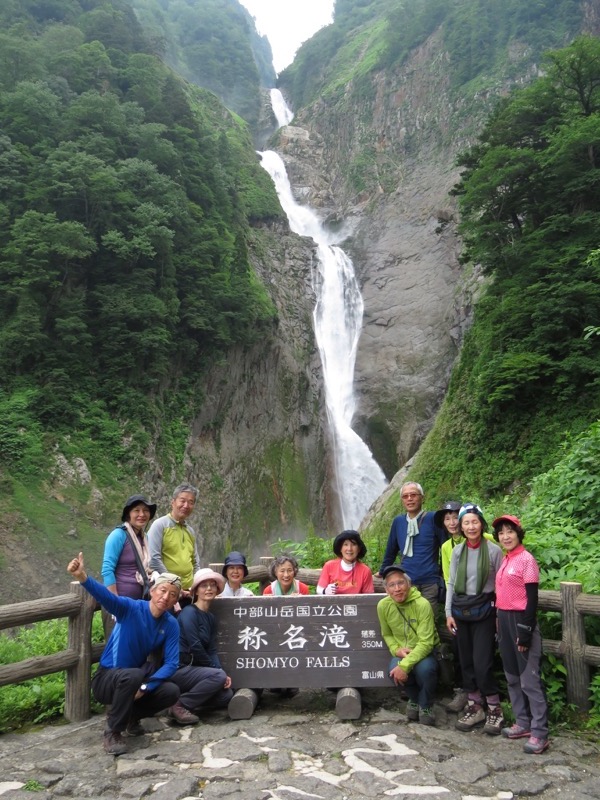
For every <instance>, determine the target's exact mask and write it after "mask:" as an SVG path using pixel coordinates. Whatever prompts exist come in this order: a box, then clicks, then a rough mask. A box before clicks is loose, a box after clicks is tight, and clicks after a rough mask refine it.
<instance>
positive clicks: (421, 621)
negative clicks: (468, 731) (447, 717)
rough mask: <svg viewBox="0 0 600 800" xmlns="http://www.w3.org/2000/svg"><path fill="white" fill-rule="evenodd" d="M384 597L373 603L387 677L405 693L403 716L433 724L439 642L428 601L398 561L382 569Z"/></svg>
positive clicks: (425, 723)
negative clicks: (384, 647) (386, 651)
mask: <svg viewBox="0 0 600 800" xmlns="http://www.w3.org/2000/svg"><path fill="white" fill-rule="evenodd" d="M382 578H383V579H384V582H385V590H386V592H387V595H388V596H387V597H384V598H383V600H380V601H379V603H378V604H377V616H378V617H379V624H380V626H381V634H382V636H383V638H384V640H385V643H386V644H387V646H388V647H389V649H390V653H391V654H392V660H391V662H390V673H389V674H390V678H392V680H393V681H394V683H395V684H396V686H402V687H403V688H404V691H405V692H406V694H407V695H408V698H409V699H408V703H407V705H406V716H407V717H408V719H409V720H413V721H417V720H418V721H419V722H420V723H421V724H422V725H435V715H434V712H433V697H434V694H435V690H436V687H437V672H438V668H437V661H436V659H435V656H434V652H433V651H434V648H435V646H436V645H437V644H439V637H438V634H437V630H436V628H435V621H434V618H433V611H432V609H431V604H430V603H429V601H428V600H426V599H425V598H424V597H423V596H422V594H421V592H420V591H419V590H418V589H415V588H414V587H413V586H412V583H411V580H410V577H409V576H408V575H407V574H406V572H404V570H403V569H401V568H400V567H399V566H398V565H395V564H392V565H390V566H389V567H385V568H384V569H383V570H382Z"/></svg>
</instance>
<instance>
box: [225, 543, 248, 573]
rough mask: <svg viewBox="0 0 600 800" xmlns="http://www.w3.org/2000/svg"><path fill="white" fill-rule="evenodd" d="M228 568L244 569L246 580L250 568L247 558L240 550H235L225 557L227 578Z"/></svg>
mask: <svg viewBox="0 0 600 800" xmlns="http://www.w3.org/2000/svg"><path fill="white" fill-rule="evenodd" d="M227 567H243V568H244V578H245V577H246V576H247V575H248V567H247V566H246V556H245V555H244V554H243V553H240V552H239V551H238V550H233V551H232V552H231V553H229V555H227V556H225V563H224V564H223V570H222V572H223V575H224V577H225V578H226V577H227Z"/></svg>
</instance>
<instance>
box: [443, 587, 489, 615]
mask: <svg viewBox="0 0 600 800" xmlns="http://www.w3.org/2000/svg"><path fill="white" fill-rule="evenodd" d="M493 608H494V595H493V594H489V593H488V592H481V593H480V594H474V595H469V594H459V595H454V597H453V598H452V616H453V617H455V619H459V620H462V621H463V622H480V621H481V620H484V619H487V617H489V616H490V614H491V613H492V610H493Z"/></svg>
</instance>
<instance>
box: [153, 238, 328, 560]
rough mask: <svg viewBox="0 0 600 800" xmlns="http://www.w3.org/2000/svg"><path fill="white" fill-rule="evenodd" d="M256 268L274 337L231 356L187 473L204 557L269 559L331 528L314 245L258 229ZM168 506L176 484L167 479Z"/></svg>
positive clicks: (205, 412) (209, 389)
mask: <svg viewBox="0 0 600 800" xmlns="http://www.w3.org/2000/svg"><path fill="white" fill-rule="evenodd" d="M250 246H251V259H252V262H253V264H254V266H255V268H256V270H257V272H258V274H259V275H260V277H261V278H262V280H263V281H264V283H265V285H266V286H267V287H268V288H269V290H270V292H271V295H272V298H273V301H274V303H275V305H276V307H277V310H278V319H277V322H276V324H275V325H274V327H273V330H272V331H271V333H270V335H269V336H268V337H266V338H265V340H264V341H262V342H260V343H259V344H257V345H254V346H253V347H252V348H249V349H245V350H243V349H237V350H235V351H232V352H231V353H230V354H229V356H228V358H227V361H226V362H224V363H222V364H220V365H216V366H215V367H214V368H213V369H212V370H211V371H210V374H209V377H208V380H207V382H206V386H205V393H206V397H205V402H204V404H203V408H202V413H201V414H200V416H199V417H198V418H197V419H196V420H195V421H194V425H193V428H192V431H191V435H190V439H189V444H188V448H187V451H186V465H185V472H186V474H187V475H188V476H189V479H190V480H191V481H192V483H195V485H197V486H198V487H199V489H200V501H199V508H198V512H197V513H196V514H195V515H194V516H195V520H194V521H195V522H196V525H197V527H198V529H199V531H200V533H201V534H202V538H203V540H204V553H203V556H204V559H205V560H222V558H223V555H224V552H225V551H226V549H227V548H229V547H235V548H240V549H243V550H245V551H246V552H247V554H248V556H255V557H258V556H260V555H265V554H268V553H269V548H268V542H269V541H272V540H273V539H275V538H278V537H282V538H292V539H293V538H295V537H301V538H304V536H305V535H306V531H307V529H308V527H309V526H314V527H315V528H316V529H318V530H325V529H326V472H327V466H326V458H325V452H324V430H323V419H322V412H321V409H322V407H323V402H322V398H321V367H320V362H319V356H318V352H317V350H316V345H315V342H314V335H313V330H312V317H311V314H312V308H313V305H314V297H313V294H312V288H311V265H312V260H313V258H314V247H313V244H312V242H310V241H309V240H305V239H302V238H301V237H298V236H296V235H294V234H292V233H290V232H289V230H288V229H287V226H285V225H283V224H278V225H274V226H272V227H271V228H261V229H255V230H254V232H253V238H252V241H251V242H250ZM161 483H162V484H163V491H164V501H165V503H166V501H167V499H168V493H169V491H170V489H171V488H172V483H171V484H169V485H167V483H166V482H165V481H164V480H163V481H161Z"/></svg>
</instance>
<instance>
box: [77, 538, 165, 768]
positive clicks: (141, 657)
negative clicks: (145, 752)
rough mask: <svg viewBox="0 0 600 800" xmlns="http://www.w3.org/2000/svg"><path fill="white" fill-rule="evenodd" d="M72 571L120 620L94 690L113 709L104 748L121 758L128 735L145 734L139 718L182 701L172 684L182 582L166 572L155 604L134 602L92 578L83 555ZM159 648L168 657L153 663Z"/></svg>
mask: <svg viewBox="0 0 600 800" xmlns="http://www.w3.org/2000/svg"><path fill="white" fill-rule="evenodd" d="M67 571H68V572H70V573H71V575H72V576H73V578H75V580H77V581H79V582H80V583H81V585H82V586H83V588H84V589H85V590H86V592H88V593H89V594H91V595H92V597H94V598H95V599H96V600H97V601H98V602H99V603H100V604H101V605H102V606H103V607H104V608H106V610H107V611H108V612H109V613H110V614H113V615H114V616H115V617H116V619H117V624H116V625H115V627H114V629H113V631H112V633H111V634H110V637H109V639H108V642H107V643H106V647H105V648H104V650H103V652H102V655H101V656H100V666H99V668H98V671H97V672H96V674H95V676H94V678H93V680H92V692H93V694H94V697H95V698H96V700H97V701H98V702H99V703H104V704H106V705H110V710H109V711H108V712H107V715H106V730H105V731H104V749H105V750H106V752H107V753H110V754H111V755H115V756H118V755H121V754H122V753H125V752H127V745H126V743H125V740H124V739H123V737H122V735H121V734H122V733H123V732H125V731H126V732H127V733H128V734H129V735H132V736H137V735H140V734H143V733H144V729H143V728H142V727H141V725H140V719H142V718H143V717H153V716H154V715H155V714H156V713H158V712H159V711H162V710H163V709H166V708H169V707H170V706H172V705H174V704H175V703H176V702H177V699H178V697H179V688H178V687H177V686H176V685H175V684H174V683H172V682H171V681H170V680H169V678H171V676H172V675H173V674H174V673H175V671H176V670H177V667H178V666H179V626H178V624H177V620H176V619H175V617H174V616H173V615H172V614H170V613H169V612H170V611H171V609H172V608H173V607H174V606H175V604H176V603H177V601H178V599H179V593H180V591H181V580H180V578H179V576H178V575H174V574H172V573H169V572H164V573H162V574H160V575H158V576H157V577H156V578H155V580H154V584H153V586H152V587H151V589H150V600H132V599H131V598H129V597H120V596H119V595H115V594H113V593H112V592H110V591H109V590H108V589H107V588H106V587H105V586H103V585H102V584H101V583H98V581H96V580H94V578H91V577H90V576H89V575H88V574H87V572H86V570H85V566H84V562H83V553H79V556H77V557H76V558H74V559H72V560H71V561H70V562H69V565H68V566H67ZM158 648H162V650H163V653H164V655H163V659H162V664H159V663H156V662H154V661H150V660H149V656H150V654H151V653H153V651H155V650H157V649H158Z"/></svg>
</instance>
